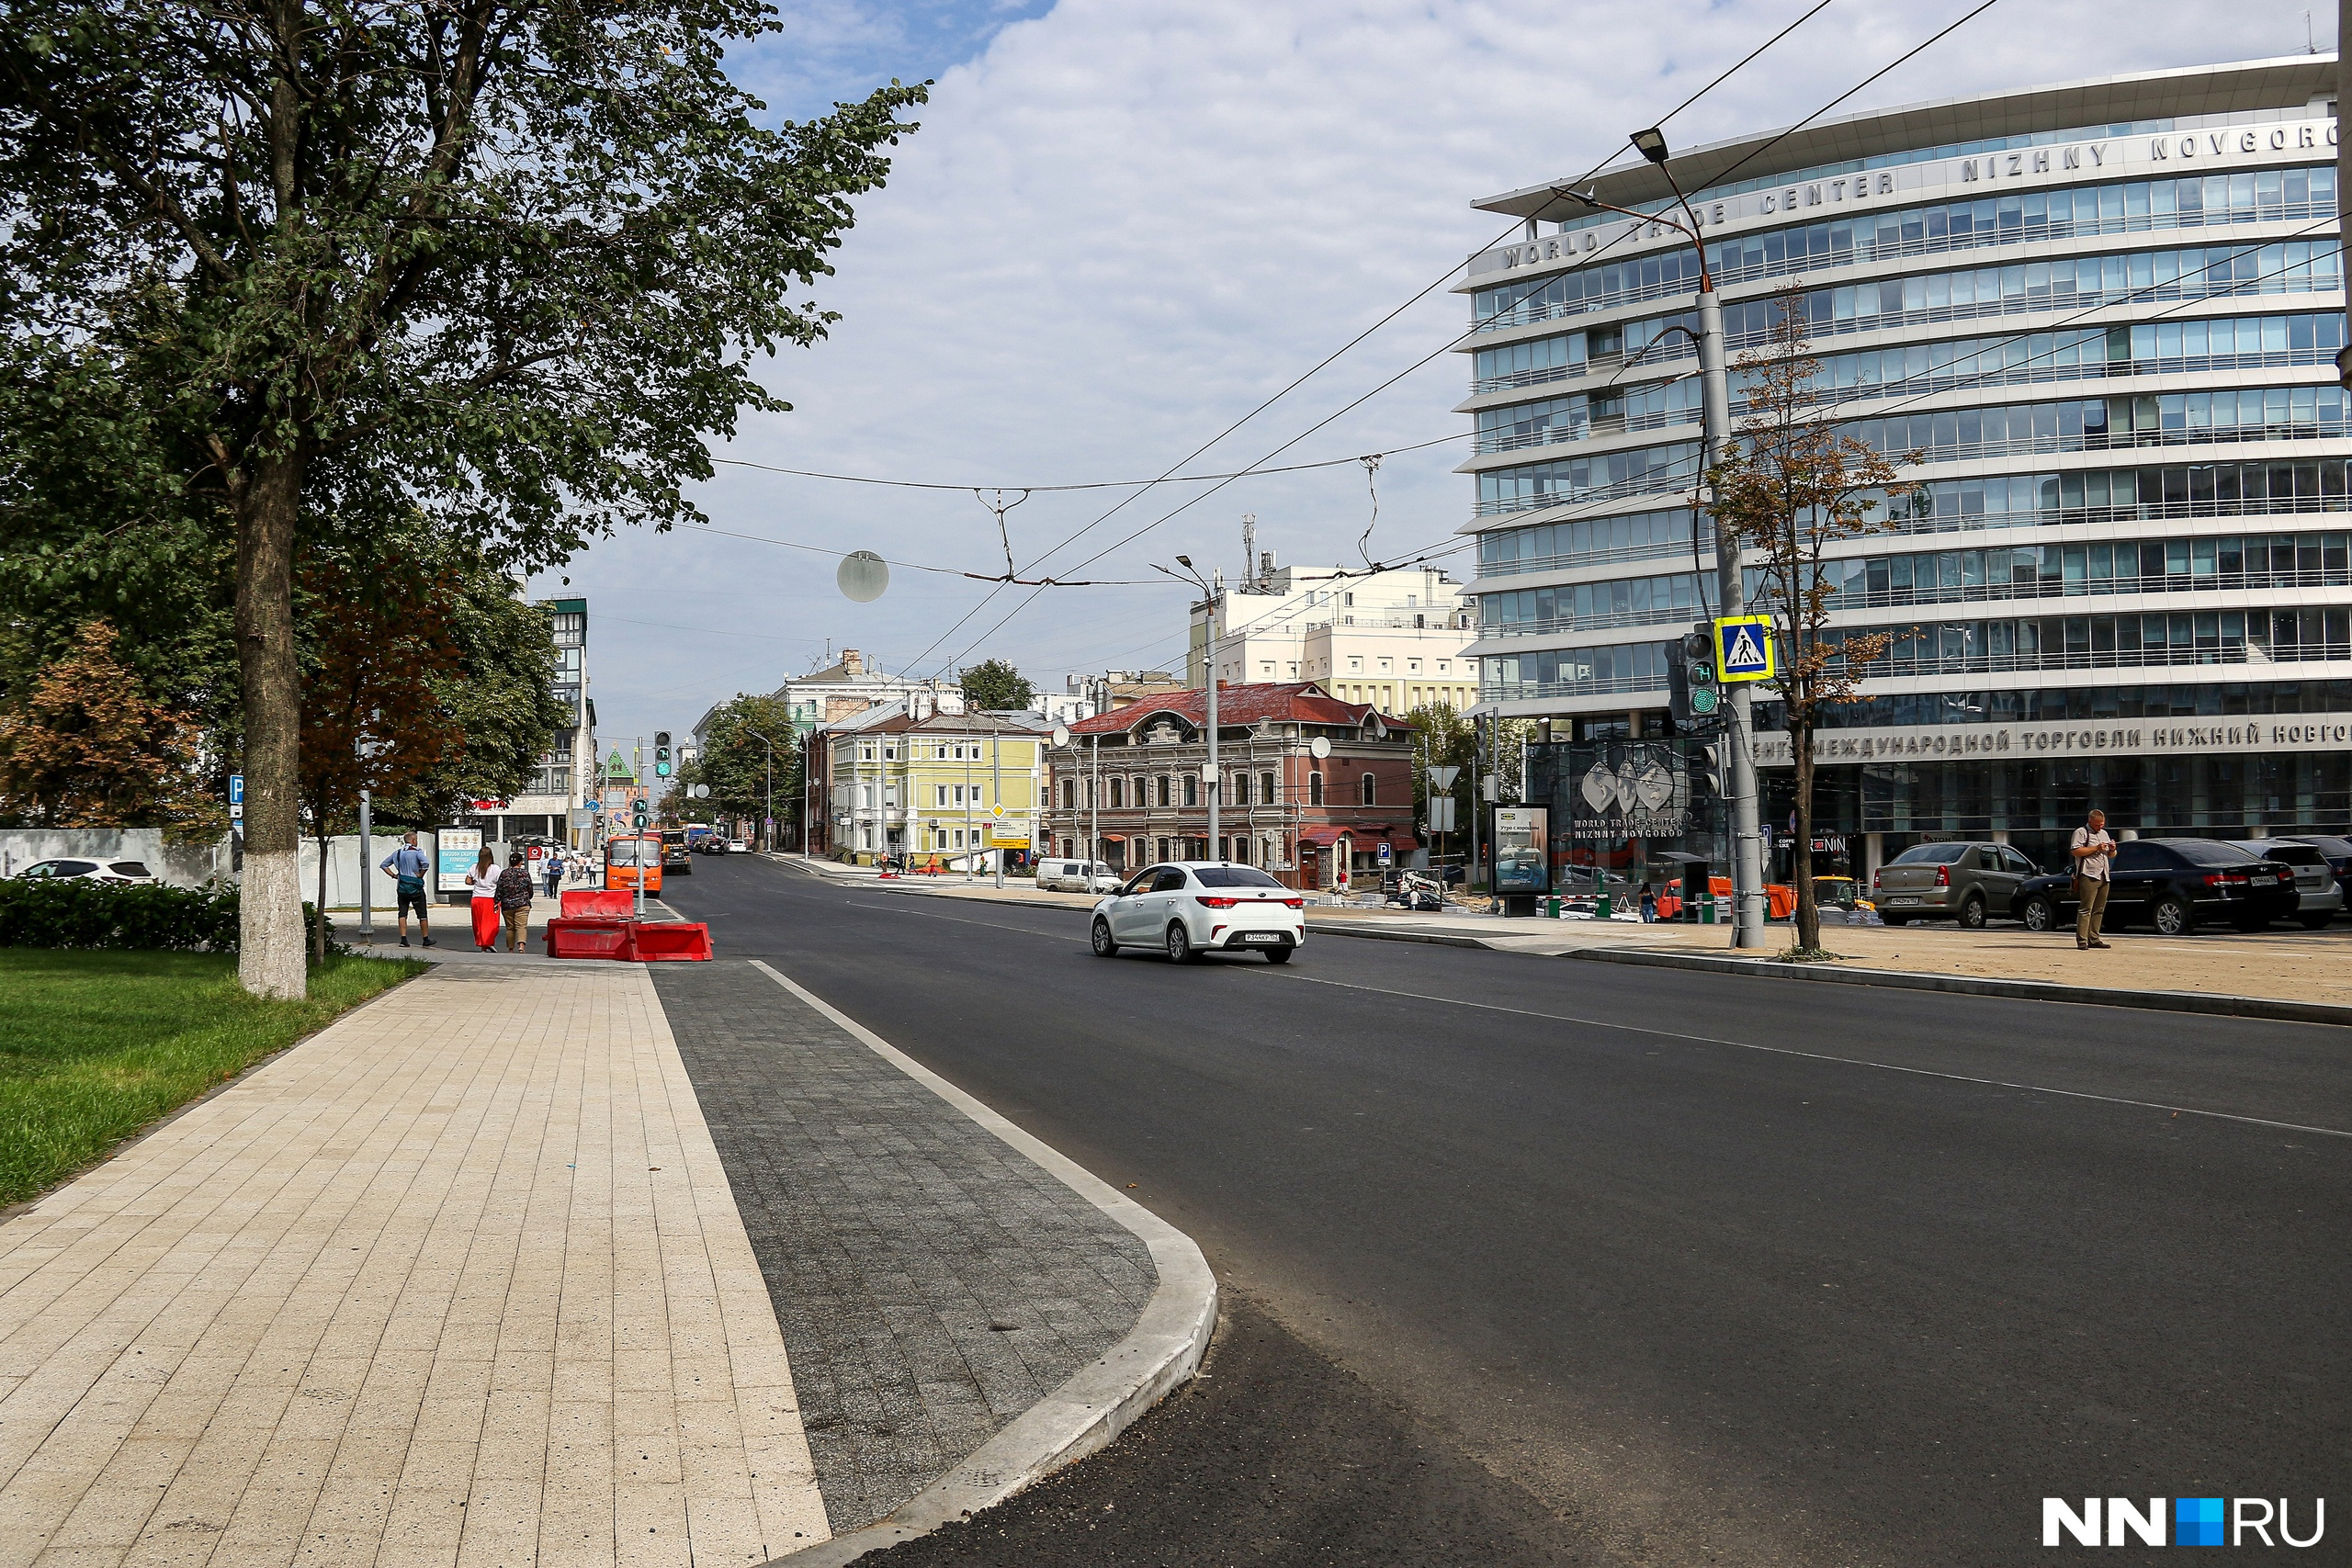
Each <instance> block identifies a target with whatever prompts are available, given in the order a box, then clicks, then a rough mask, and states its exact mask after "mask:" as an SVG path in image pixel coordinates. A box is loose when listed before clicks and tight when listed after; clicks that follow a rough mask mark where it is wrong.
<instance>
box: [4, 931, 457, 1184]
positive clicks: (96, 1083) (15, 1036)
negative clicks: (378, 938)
mask: <svg viewBox="0 0 2352 1568" xmlns="http://www.w3.org/2000/svg"><path fill="white" fill-rule="evenodd" d="M424 967H425V966H424V964H413V963H403V962H401V961H398V960H390V959H381V958H331V959H329V960H328V961H327V962H326V963H325V964H322V965H318V966H314V967H313V968H312V969H311V995H310V998H309V999H308V1000H305V1001H300V1002H266V1001H262V1000H259V999H258V998H254V997H249V996H247V995H245V993H244V992H243V991H241V990H239V989H238V988H237V981H236V974H237V960H236V958H235V956H234V955H233V954H227V953H79V952H64V951H58V950H52V949H46V948H21V947H19V948H0V1204H5V1203H16V1202H21V1201H24V1200H25V1199H27V1198H30V1197H32V1196H33V1195H34V1194H36V1193H38V1192H40V1191H41V1190H44V1189H46V1188H49V1187H51V1186H53V1185H55V1184H56V1183H57V1182H59V1181H61V1180H62V1179H65V1178H66V1177H68V1176H71V1175H73V1174H74V1172H75V1171H77V1170H79V1169H81V1168H83V1167H85V1166H86V1165H89V1164H90V1163H91V1162H92V1161H94V1160H96V1159H97V1158H99V1157H100V1156H103V1155H104V1154H105V1153H106V1152H107V1150H108V1149H110V1148H112V1147H113V1146H114V1145H116V1144H118V1143H119V1142H121V1141H122V1140H123V1139H124V1138H127V1137H130V1135H131V1134H134V1133H137V1132H138V1131H140V1129H141V1128H143V1127H145V1126H147V1125H148V1124H149V1123H150V1122H153V1121H154V1120H155V1119H156V1118H158V1117H160V1116H163V1115H164V1114H166V1113H168V1112H170V1111H173V1110H175V1109H176V1108H178V1107H179V1106H181V1105H184V1104H186V1103H187V1101H188V1100H193V1099H194V1098H196V1096H198V1095H199V1094H202V1093H203V1092H204V1091H205V1090H206V1089H210V1088H211V1087H212V1086H213V1085H214V1084H217V1083H219V1082H220V1081H221V1080H222V1079H224V1078H229V1077H235V1076H236V1075H237V1074H238V1073H240V1072H243V1070H244V1069H245V1068H246V1067H248V1066H252V1065H253V1064H254V1062H256V1061H258V1060H260V1059H261V1058H262V1057H264V1056H266V1055H269V1054H270V1053H271V1052H272V1051H277V1050H282V1049H284V1048H285V1047H286V1046H288V1045H291V1044H292V1043H294V1042H295V1041H297V1040H300V1038H301V1037H302V1036H304V1035H305V1034H308V1033H310V1032H312V1031H313V1030H316V1029H318V1028H320V1027H322V1025H324V1024H325V1023H326V1022H327V1021H329V1020H331V1019H333V1018H334V1016H335V1015H336V1014H337V1013H340V1012H343V1011H344V1010H346V1009H349V1008H352V1007H355V1006H356V1005H358V1004H359V1003H361V1002H363V1001H366V1000H367V999H368V998H369V997H372V996H375V995H376V994H377V993H378V992H379V991H383V990H386V989H389V988H390V987H392V986H395V985H398V984H399V983H400V982H401V981H402V980H404V979H406V978H408V977H409V976H411V975H415V974H420V973H422V972H423V971H424Z"/></svg>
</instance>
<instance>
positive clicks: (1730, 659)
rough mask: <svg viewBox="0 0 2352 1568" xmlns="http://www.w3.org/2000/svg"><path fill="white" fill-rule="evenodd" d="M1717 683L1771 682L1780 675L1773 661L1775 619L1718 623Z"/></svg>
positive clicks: (1726, 618)
mask: <svg viewBox="0 0 2352 1568" xmlns="http://www.w3.org/2000/svg"><path fill="white" fill-rule="evenodd" d="M1715 671H1716V679H1717V680H1719V681H1722V682H1726V683H1729V682H1738V681H1769V680H1770V679H1771V678H1772V677H1773V676H1774V675H1775V674H1777V673H1778V672H1779V665H1778V663H1777V662H1776V660H1774V658H1773V647H1772V617H1771V616H1770V615H1725V616H1724V617H1723V618H1722V619H1720V620H1718V621H1716V622H1715Z"/></svg>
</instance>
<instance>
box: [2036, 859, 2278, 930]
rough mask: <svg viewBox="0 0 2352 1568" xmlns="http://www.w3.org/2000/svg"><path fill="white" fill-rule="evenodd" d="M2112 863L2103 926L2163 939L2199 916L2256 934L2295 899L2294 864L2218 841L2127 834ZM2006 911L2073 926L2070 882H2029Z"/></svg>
mask: <svg viewBox="0 0 2352 1568" xmlns="http://www.w3.org/2000/svg"><path fill="white" fill-rule="evenodd" d="M2113 868H2114V869H2113V872H2112V876H2113V879H2114V884H2113V886H2112V887H2111V888H2110V889H2109V893H2108V896H2107V919H2106V922H2105V923H2106V924H2108V925H2109V926H2128V925H2152V926H2154V927H2155V928H2156V931H2157V934H2159V935H2161V936H2186V935H2188V933H2189V932H2190V931H2193V930H2195V929H2196V927H2197V924H2198V922H2199V921H2200V920H2202V921H2207V922H2211V921H2214V920H2222V921H2226V922H2228V923H2229V924H2231V925H2233V926H2235V927H2237V928H2238V929H2239V930H2240V931H2260V930H2261V929H2262V928H2263V927H2264V926H2267V925H2268V924H2269V923H2270V922H2271V921H2273V920H2281V919H2289V918H2290V917H2291V916H2292V915H2293V914H2294V913H2295V908H2296V905H2297V903H2298V902H2299V899H2298V896H2297V894H2296V892H2295V872H2294V868H2293V867H2292V866H2290V865H2288V864H2286V863H2283V862H2280V861H2275V860H2263V859H2259V858H2257V857H2256V856H2254V855H2250V854H2248V853H2247V852H2245V851H2244V850H2242V849H2239V848H2238V847H2237V846H2236V845H2234V844H2225V843H2222V842H2221V841H2220V840H2216V839H2132V840H2128V841H2127V842H2125V843H2123V844H2122V845H2120V847H2118V849H2117V850H2116V852H2115V859H2114V863H2113ZM2009 913H2010V914H2011V915H2013V916H2015V917H2016V918H2017V919H2020V920H2023V921H2024V922H2025V926H2026V930H2028V931H2058V930H2063V929H2064V928H2065V927H2068V926H2071V925H2073V924H2074V923H2075V894H2074V879H2073V878H2072V877H2071V876H2067V875H2064V874H2061V875H2056V876H2036V877H2032V878H2030V879H2029V880H2028V881H2026V882H2025V883H2023V884H2021V885H2020V886H2018V890H2017V896H2016V897H2014V898H2012V899H2011V900H2010V902H2009Z"/></svg>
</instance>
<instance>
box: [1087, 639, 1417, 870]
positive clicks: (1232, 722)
mask: <svg viewBox="0 0 2352 1568" xmlns="http://www.w3.org/2000/svg"><path fill="white" fill-rule="evenodd" d="M1207 706H1208V704H1207V697H1206V694H1204V693H1202V692H1198V691H1185V692H1171V693H1161V694H1154V695H1152V696H1149V697H1147V698H1145V699H1144V700H1143V701H1140V702H1138V703H1136V704H1135V705H1133V706H1131V707H1125V708H1121V709H1119V710H1117V711H1116V712H1114V713H1106V714H1102V715H1099V716H1096V717H1093V718H1089V719H1081V720H1080V721H1079V722H1078V723H1076V724H1073V725H1071V726H1070V727H1069V731H1070V743H1069V746H1067V747H1048V748H1047V750H1046V777H1047V794H1046V813H1045V818H1044V827H1045V832H1044V838H1045V840H1046V853H1048V854H1051V855H1060V856H1068V857H1075V858H1079V859H1088V858H1091V859H1095V860H1101V861H1104V862H1107V863H1110V864H1111V865H1113V866H1115V867H1119V868H1122V869H1125V868H1129V867H1135V866H1142V865H1148V864H1150V863H1154V862H1156V861H1169V860H1229V861H1235V862H1239V863H1247V864H1250V865H1255V866H1261V867H1263V868H1264V869H1265V870H1267V871H1269V872H1271V873H1272V874H1274V875H1275V876H1277V877H1279V878H1281V880H1282V881H1283V883H1284V884H1286V885H1287V886H1293V887H1300V888H1329V887H1333V886H1338V885H1339V883H1340V875H1339V873H1340V868H1341V867H1342V866H1345V867H1346V868H1347V869H1348V871H1349V873H1350V875H1349V878H1348V880H1349V881H1350V882H1351V884H1361V883H1362V882H1363V878H1364V876H1365V875H1366V874H1372V873H1374V872H1375V871H1376V868H1377V867H1378V865H1379V863H1380V847H1381V846H1382V845H1383V844H1385V845H1387V846H1388V852H1389V854H1390V857H1391V859H1392V860H1393V862H1394V863H1397V864H1402V863H1404V860H1405V857H1406V856H1407V855H1408V854H1409V853H1411V852H1413V851H1414V850H1415V849H1416V848H1418V847H1419V846H1418V844H1417V842H1416V840H1414V837H1413V739H1412V731H1411V729H1410V728H1408V727H1407V726H1406V725H1405V724H1404V723H1402V722H1401V721H1399V720H1397V719H1393V718H1388V717H1385V716H1383V715H1381V714H1380V713H1379V712H1377V711H1376V710H1374V708H1372V707H1370V706H1367V705H1363V704H1362V703H1343V702H1340V701H1338V700H1337V699H1335V698H1332V697H1329V696H1326V695H1325V694H1324V693H1323V689H1322V688H1321V687H1320V686H1318V685H1317V684H1315V683H1313V682H1294V683H1287V684H1268V685H1250V686H1227V687H1223V688H1221V689H1220V690H1219V691H1218V693H1217V765H1218V771H1219V773H1221V774H1222V780H1221V782H1222V784H1223V794H1222V795H1221V796H1220V798H1219V801H1218V807H1217V814H1218V823H1217V842H1216V844H1214V845H1212V844H1211V843H1210V842H1209V824H1208V804H1207V796H1206V793H1205V785H1204V781H1203V779H1202V770H1203V769H1204V766H1205V765H1206V763H1207V761H1208V734H1207V728H1208V725H1207ZM1317 741H1321V742H1322V743H1323V747H1322V750H1323V751H1324V753H1325V754H1324V755H1321V756H1317V754H1316V752H1317V744H1316V743H1317ZM1090 843H1091V845H1092V847H1093V853H1092V854H1091V856H1090V855H1089V854H1088V848H1089V845H1090Z"/></svg>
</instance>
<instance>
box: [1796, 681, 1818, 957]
mask: <svg viewBox="0 0 2352 1568" xmlns="http://www.w3.org/2000/svg"><path fill="white" fill-rule="evenodd" d="M1790 706H1791V708H1792V710H1793V709H1794V707H1795V705H1794V704H1793V703H1792V704H1791V705H1790ZM1789 748H1790V752H1791V755H1792V758H1793V760H1794V761H1795V763H1796V785H1797V791H1796V793H1797V833H1796V839H1797V841H1796V845H1795V853H1793V854H1792V855H1791V856H1790V860H1789V864H1790V872H1789V874H1790V877H1791V879H1792V880H1793V881H1794V882H1795V883H1796V889H1795V891H1796V896H1797V949H1798V951H1799V952H1801V953H1811V952H1812V951H1813V950H1814V949H1815V948H1817V947H1819V946H1820V945H1821V908H1820V906H1818V905H1817V904H1815V902H1814V901H1813V724H1812V721H1811V720H1810V719H1809V718H1805V719H1800V718H1796V717H1794V716H1793V714H1792V717H1791V719H1790V721H1789Z"/></svg>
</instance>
